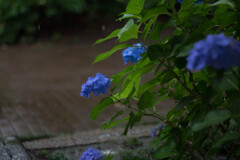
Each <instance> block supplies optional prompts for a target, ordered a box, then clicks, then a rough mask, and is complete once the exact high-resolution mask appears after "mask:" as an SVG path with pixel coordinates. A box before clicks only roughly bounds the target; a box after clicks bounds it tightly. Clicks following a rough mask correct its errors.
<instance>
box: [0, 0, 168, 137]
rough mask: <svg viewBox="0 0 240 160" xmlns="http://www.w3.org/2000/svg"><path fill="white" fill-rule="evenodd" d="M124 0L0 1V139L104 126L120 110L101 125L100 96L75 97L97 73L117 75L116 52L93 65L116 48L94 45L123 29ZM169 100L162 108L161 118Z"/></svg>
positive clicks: (118, 56) (103, 117)
mask: <svg viewBox="0 0 240 160" xmlns="http://www.w3.org/2000/svg"><path fill="white" fill-rule="evenodd" d="M126 4H127V0H111V1H109V0H34V1H33V0H21V1H16V0H7V1H6V0H0V138H1V137H6V136H10V135H18V136H28V135H44V134H61V133H69V132H74V131H82V130H90V129H93V128H101V123H102V122H104V121H106V120H108V119H109V118H110V117H111V116H112V114H113V113H115V112H116V110H119V109H121V107H122V106H120V105H114V106H111V107H109V108H108V110H106V111H105V112H104V113H103V114H101V116H100V117H99V119H98V120H95V121H93V120H90V118H89V115H90V113H91V109H92V108H93V107H94V106H95V105H97V104H98V102H99V101H100V100H101V98H103V97H104V95H103V96H99V97H95V96H93V95H91V96H90V98H89V99H85V98H83V97H80V91H81V85H82V84H83V83H85V82H86V80H87V78H88V77H90V76H95V75H96V73H98V72H100V73H102V74H104V75H106V76H107V77H110V76H111V75H112V74H115V73H117V72H119V71H121V70H122V69H123V68H125V67H126V66H124V62H123V60H122V57H121V53H120V52H119V53H116V54H114V55H113V56H112V57H111V58H109V59H107V60H105V61H103V62H100V63H97V64H95V65H92V62H93V61H94V59H95V57H96V56H97V55H98V54H100V53H104V52H106V51H108V50H109V49H111V48H112V47H113V46H114V45H116V44H117V42H116V39H113V40H109V41H107V42H104V43H102V44H100V45H96V46H93V44H94V42H95V41H96V40H97V39H99V38H103V37H105V36H107V35H108V34H110V33H111V32H112V31H113V30H114V29H117V28H120V27H122V26H123V24H122V23H120V22H119V21H116V19H117V18H119V13H121V12H124V10H125V6H126ZM170 103H171V102H166V104H164V105H163V106H162V107H163V108H162V111H163V112H165V111H166V110H167V109H168V108H169V105H171V104H170Z"/></svg>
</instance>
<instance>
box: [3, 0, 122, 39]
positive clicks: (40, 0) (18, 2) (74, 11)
mask: <svg viewBox="0 0 240 160" xmlns="http://www.w3.org/2000/svg"><path fill="white" fill-rule="evenodd" d="M125 4H126V0H111V1H107V0H0V43H14V42H16V41H17V40H21V38H28V39H29V40H33V38H34V34H35V33H36V31H37V29H38V22H39V21H40V20H44V21H47V20H49V22H48V23H51V20H52V19H54V18H58V19H61V20H62V21H64V17H65V16H66V15H68V16H70V17H71V16H78V15H83V14H84V15H86V16H87V17H88V18H89V19H94V18H96V17H98V18H99V15H98V14H99V13H100V12H104V13H106V14H107V15H108V16H109V17H116V15H117V14H118V13H120V12H122V11H123V8H124V6H125ZM76 23H78V22H76Z"/></svg>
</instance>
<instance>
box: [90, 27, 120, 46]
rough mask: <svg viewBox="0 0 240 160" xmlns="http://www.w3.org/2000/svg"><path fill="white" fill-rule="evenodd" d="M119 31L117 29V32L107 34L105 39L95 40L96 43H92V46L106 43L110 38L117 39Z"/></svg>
mask: <svg viewBox="0 0 240 160" xmlns="http://www.w3.org/2000/svg"><path fill="white" fill-rule="evenodd" d="M120 30H121V29H117V30H115V31H113V32H112V33H111V34H109V35H108V36H107V37H105V38H102V39H99V40H97V41H96V42H95V43H94V45H95V44H98V43H102V42H104V41H106V40H109V39H111V38H114V37H117V35H118V33H119V31H120Z"/></svg>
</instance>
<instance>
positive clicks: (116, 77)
mask: <svg viewBox="0 0 240 160" xmlns="http://www.w3.org/2000/svg"><path fill="white" fill-rule="evenodd" d="M133 68H134V66H129V67H127V68H125V69H124V70H123V71H122V72H118V73H117V74H115V75H112V76H111V79H112V80H111V82H112V83H114V84H115V85H114V86H113V88H112V89H111V92H113V91H114V90H115V89H116V88H117V87H119V86H120V85H121V83H122V82H123V80H124V78H125V75H126V74H127V73H128V72H131V71H132V70H133Z"/></svg>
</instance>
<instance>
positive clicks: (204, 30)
mask: <svg viewBox="0 0 240 160" xmlns="http://www.w3.org/2000/svg"><path fill="white" fill-rule="evenodd" d="M239 15H240V1H239V0H202V1H201V0H197V1H196V0H183V1H182V0H178V1H177V0H156V1H155V0H150V1H144V0H131V1H130V2H129V3H128V5H127V8H126V12H124V13H123V14H122V15H121V16H122V17H121V18H120V20H126V21H124V22H126V23H125V26H124V27H123V28H119V29H117V30H115V31H113V32H112V33H111V34H110V35H109V36H108V37H106V38H103V39H100V40H98V41H97V42H96V44H97V43H101V42H103V41H105V40H108V39H110V38H114V37H116V38H117V39H118V41H119V42H120V44H119V45H117V46H115V47H113V49H111V50H110V51H108V52H106V53H103V54H100V55H99V56H97V57H96V59H95V61H94V63H97V62H99V61H102V60H104V59H106V58H108V57H110V56H111V55H112V54H113V53H114V52H116V51H118V50H120V49H123V48H127V47H129V48H127V49H125V50H124V51H123V53H122V54H123V59H124V61H125V63H128V61H131V62H134V63H135V64H134V65H130V66H127V67H126V69H124V70H123V71H122V72H119V73H117V74H115V75H113V76H112V77H111V83H113V87H112V89H111V91H110V93H108V97H106V98H104V99H103V100H102V101H101V102H100V103H99V105H97V106H95V107H94V108H93V110H92V113H91V115H90V117H91V118H92V119H96V118H97V117H98V115H99V114H100V113H101V112H102V111H103V110H104V109H105V108H107V107H108V106H110V105H112V104H114V103H120V104H122V105H123V106H126V107H125V108H123V109H122V110H120V111H118V112H117V113H116V114H115V115H113V117H112V118H111V119H110V120H109V121H108V122H105V123H104V124H103V128H104V129H108V128H111V127H113V126H115V125H118V124H120V123H123V122H126V125H125V130H124V131H123V135H126V134H127V133H128V130H129V129H131V128H132V127H134V125H135V124H136V123H138V122H140V121H141V120H142V117H144V116H152V117H154V118H156V119H158V120H159V123H165V124H166V127H165V126H163V125H159V126H156V127H155V128H153V130H152V136H153V137H154V140H155V145H154V146H155V147H157V149H156V150H155V151H154V153H153V154H152V158H153V159H172V160H176V159H180V160H186V159H196V160H198V159H199V160H202V159H220V158H221V159H234V160H235V159H236V160H237V159H239V158H240V123H239V122H240V41H239V40H240V27H239V26H240V19H239ZM165 31H168V32H165ZM169 31H172V32H169ZM131 39H135V40H136V41H137V42H138V44H135V45H132V44H131V43H126V41H128V40H131ZM144 48H145V49H144ZM146 75H147V77H148V79H150V78H151V79H150V80H149V81H148V82H145V81H142V79H143V78H144V77H146ZM109 86H110V85H109V83H108V78H107V77H105V76H102V75H101V76H100V74H98V75H97V76H96V77H93V78H89V79H88V82H87V83H85V84H83V85H82V91H81V95H82V96H85V97H88V96H89V95H90V93H91V92H94V94H95V95H98V94H100V93H106V90H107V89H108V88H109ZM165 99H173V100H174V101H175V102H176V105H175V106H174V107H173V108H172V109H171V110H170V111H169V112H168V113H167V115H166V116H163V115H161V114H160V113H158V111H159V110H161V108H159V109H156V108H157V107H160V105H158V103H159V102H161V101H163V100H165ZM125 112H127V113H128V116H127V117H125V115H126V114H123V113H125ZM129 154H131V153H126V155H125V157H129V156H130V155H129ZM137 159H138V158H137ZM145 159H147V158H145Z"/></svg>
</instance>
